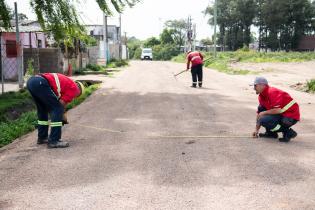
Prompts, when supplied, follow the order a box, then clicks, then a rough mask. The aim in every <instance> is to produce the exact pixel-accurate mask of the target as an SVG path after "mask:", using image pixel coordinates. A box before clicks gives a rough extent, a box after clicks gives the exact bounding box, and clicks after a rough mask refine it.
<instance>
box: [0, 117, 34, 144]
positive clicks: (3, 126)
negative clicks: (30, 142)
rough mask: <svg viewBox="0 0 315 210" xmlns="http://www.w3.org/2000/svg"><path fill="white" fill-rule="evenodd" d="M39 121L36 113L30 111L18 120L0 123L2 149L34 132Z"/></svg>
mask: <svg viewBox="0 0 315 210" xmlns="http://www.w3.org/2000/svg"><path fill="white" fill-rule="evenodd" d="M36 121H37V115H36V112H35V111H29V112H26V113H24V114H22V115H21V116H20V117H19V118H18V119H17V120H14V121H8V122H1V123H0V130H1V132H0V147H3V146H5V145H7V144H10V143H11V142H12V141H13V140H15V139H16V138H19V137H21V136H23V135H25V134H27V133H28V132H30V131H33V130H34V128H35V127H34V126H35V124H36Z"/></svg>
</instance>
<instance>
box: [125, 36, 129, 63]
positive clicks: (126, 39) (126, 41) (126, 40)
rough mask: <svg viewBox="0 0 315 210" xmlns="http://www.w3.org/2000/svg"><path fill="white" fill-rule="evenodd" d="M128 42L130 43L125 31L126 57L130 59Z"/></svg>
mask: <svg viewBox="0 0 315 210" xmlns="http://www.w3.org/2000/svg"><path fill="white" fill-rule="evenodd" d="M127 43H128V38H127V32H125V46H126V58H127V60H128V59H129V55H128V47H127Z"/></svg>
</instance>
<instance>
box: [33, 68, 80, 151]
mask: <svg viewBox="0 0 315 210" xmlns="http://www.w3.org/2000/svg"><path fill="white" fill-rule="evenodd" d="M27 89H28V90H29V92H30V93H31V95H32V97H33V99H34V101H35V103H36V107H37V115H38V139H37V144H45V143H48V144H47V146H48V148H64V147H68V146H69V143H68V142H65V141H61V128H62V126H63V124H64V123H67V119H66V118H65V115H64V113H65V108H66V105H67V104H68V103H70V102H71V101H72V100H73V99H74V98H76V97H78V96H80V95H81V94H82V92H83V91H84V86H83V84H82V83H80V82H74V81H73V80H71V79H70V78H69V77H67V76H65V75H63V74H57V73H44V74H39V75H36V76H33V77H31V78H30V79H29V80H28V81H27ZM48 113H49V114H50V119H51V122H50V123H49V122H48ZM49 124H50V127H51V132H50V135H49V137H48V126H49Z"/></svg>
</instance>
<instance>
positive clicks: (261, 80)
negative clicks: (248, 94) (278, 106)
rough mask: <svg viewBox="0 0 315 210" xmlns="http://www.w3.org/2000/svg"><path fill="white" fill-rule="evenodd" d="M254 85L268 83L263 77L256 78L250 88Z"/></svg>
mask: <svg viewBox="0 0 315 210" xmlns="http://www.w3.org/2000/svg"><path fill="white" fill-rule="evenodd" d="M254 85H268V81H267V79H266V78H265V77H256V78H255V81H254V84H251V86H254Z"/></svg>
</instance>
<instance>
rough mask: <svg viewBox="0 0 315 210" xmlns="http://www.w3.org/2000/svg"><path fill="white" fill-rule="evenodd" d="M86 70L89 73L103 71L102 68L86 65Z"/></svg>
mask: <svg viewBox="0 0 315 210" xmlns="http://www.w3.org/2000/svg"><path fill="white" fill-rule="evenodd" d="M86 69H89V70H91V71H104V69H105V68H104V67H103V66H100V65H96V64H88V65H86Z"/></svg>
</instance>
